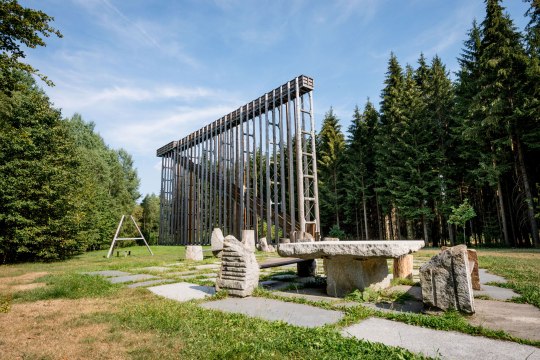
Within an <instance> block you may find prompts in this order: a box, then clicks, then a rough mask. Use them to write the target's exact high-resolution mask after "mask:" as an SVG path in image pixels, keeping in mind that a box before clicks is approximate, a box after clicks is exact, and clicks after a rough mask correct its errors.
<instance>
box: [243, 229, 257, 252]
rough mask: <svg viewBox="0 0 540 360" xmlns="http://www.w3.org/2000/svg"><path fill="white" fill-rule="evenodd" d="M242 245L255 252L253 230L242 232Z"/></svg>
mask: <svg viewBox="0 0 540 360" xmlns="http://www.w3.org/2000/svg"><path fill="white" fill-rule="evenodd" d="M242 243H243V244H244V246H245V247H246V248H248V249H250V250H251V251H253V252H255V230H242Z"/></svg>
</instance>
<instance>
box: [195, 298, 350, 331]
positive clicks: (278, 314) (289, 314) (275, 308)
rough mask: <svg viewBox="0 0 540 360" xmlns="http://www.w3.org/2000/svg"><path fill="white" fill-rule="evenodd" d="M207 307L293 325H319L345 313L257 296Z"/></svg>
mask: <svg viewBox="0 0 540 360" xmlns="http://www.w3.org/2000/svg"><path fill="white" fill-rule="evenodd" d="M201 306H202V307H203V308H205V309H213V310H220V311H224V312H232V313H240V314H244V315H248V316H252V317H257V318H261V319H265V320H270V321H284V322H286V323H288V324H291V325H296V326H305V327H317V326H323V325H326V324H333V323H336V322H338V321H339V320H341V318H342V317H343V313H342V312H340V311H334V310H325V309H321V308H317V307H314V306H309V305H303V304H295V303H289V302H284V301H279V300H273V299H264V298H256V297H247V298H243V299H239V298H227V299H222V300H217V301H209V302H207V303H204V304H202V305H201Z"/></svg>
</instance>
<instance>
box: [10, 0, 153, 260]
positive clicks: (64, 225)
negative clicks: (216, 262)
mask: <svg viewBox="0 0 540 360" xmlns="http://www.w3.org/2000/svg"><path fill="white" fill-rule="evenodd" d="M52 20H53V18H52V17H50V16H48V15H47V14H45V13H43V12H41V11H39V10H33V9H29V8H24V7H22V6H21V5H20V4H18V2H17V1H13V0H10V1H5V0H0V50H2V53H1V54H0V264H2V263H13V262H20V261H31V260H45V261H50V260H56V259H64V258H68V257H70V256H72V255H74V254H78V253H80V252H83V251H86V250H95V249H99V248H102V247H106V246H108V245H109V244H110V243H111V241H112V237H113V235H114V231H115V229H116V226H117V224H118V221H119V220H120V217H121V215H122V214H132V213H133V214H134V215H135V216H136V217H137V219H138V220H139V221H140V223H141V225H142V230H143V232H144V233H145V235H146V236H147V237H149V238H150V240H152V241H153V242H155V241H156V237H157V236H156V233H157V226H158V220H157V216H158V215H157V214H159V210H158V207H159V198H158V197H157V196H156V195H147V196H146V197H145V198H144V199H143V201H142V203H141V205H137V204H136V200H137V199H138V198H139V197H140V194H139V191H138V189H139V178H138V176H137V171H136V170H135V168H134V166H133V160H132V158H131V155H130V154H129V153H127V152H126V151H125V150H123V149H119V150H115V149H111V148H110V147H109V146H108V145H107V144H106V143H105V142H104V140H103V138H102V137H101V136H100V135H99V134H98V133H97V132H96V131H95V125H94V124H93V123H92V122H86V121H84V120H83V119H82V117H81V116H80V115H78V114H75V115H74V116H72V117H71V118H62V114H61V111H60V110H59V109H56V108H55V107H54V106H53V104H52V103H51V101H50V100H49V98H48V97H47V95H46V93H45V92H44V90H43V89H41V88H40V87H39V86H38V84H37V83H36V80H35V79H34V78H33V77H32V75H35V76H36V77H38V78H41V79H42V80H44V81H45V83H46V84H48V85H51V84H52V83H51V81H50V80H48V79H47V77H46V76H45V75H43V74H40V73H39V72H38V71H37V70H36V69H34V68H33V67H32V66H30V65H29V64H26V63H23V62H22V59H24V57H25V54H24V51H23V49H22V48H21V44H24V45H25V46H26V47H27V48H30V49H31V48H35V47H37V46H45V42H44V40H43V38H44V37H50V36H51V35H55V36H57V37H62V34H61V33H60V32H59V31H58V30H56V29H54V28H53V27H51V25H50V22H51V21H52Z"/></svg>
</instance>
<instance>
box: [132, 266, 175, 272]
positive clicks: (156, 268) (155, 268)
mask: <svg viewBox="0 0 540 360" xmlns="http://www.w3.org/2000/svg"><path fill="white" fill-rule="evenodd" d="M139 270H141V271H156V272H165V271H170V270H171V269H169V268H168V267H165V266H149V267H145V268H141V269H139Z"/></svg>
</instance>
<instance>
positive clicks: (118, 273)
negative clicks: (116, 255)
mask: <svg viewBox="0 0 540 360" xmlns="http://www.w3.org/2000/svg"><path fill="white" fill-rule="evenodd" d="M83 274H86V275H99V276H104V277H113V276H127V275H131V273H128V272H125V271H118V270H102V271H91V272H85V273H83Z"/></svg>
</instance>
